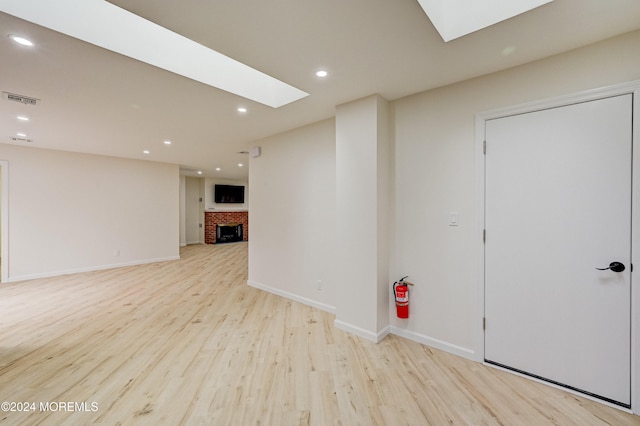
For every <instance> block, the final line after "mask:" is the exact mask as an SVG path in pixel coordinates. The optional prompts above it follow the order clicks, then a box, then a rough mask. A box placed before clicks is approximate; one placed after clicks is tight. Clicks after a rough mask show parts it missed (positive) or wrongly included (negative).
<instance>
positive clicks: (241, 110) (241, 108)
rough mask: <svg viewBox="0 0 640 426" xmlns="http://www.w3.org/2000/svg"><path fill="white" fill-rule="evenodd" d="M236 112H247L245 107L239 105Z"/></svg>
mask: <svg viewBox="0 0 640 426" xmlns="http://www.w3.org/2000/svg"><path fill="white" fill-rule="evenodd" d="M238 112H247V109H246V108H245V107H239V108H238Z"/></svg>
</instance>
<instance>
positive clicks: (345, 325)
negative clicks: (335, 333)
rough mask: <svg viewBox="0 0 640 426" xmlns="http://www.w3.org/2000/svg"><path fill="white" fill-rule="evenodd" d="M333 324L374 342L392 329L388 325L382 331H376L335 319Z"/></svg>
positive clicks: (378, 340)
mask: <svg viewBox="0 0 640 426" xmlns="http://www.w3.org/2000/svg"><path fill="white" fill-rule="evenodd" d="M333 326H334V327H335V328H339V329H340V330H342V331H346V332H347V333H351V334H354V335H356V336H358V337H362V338H363V339H366V340H369V341H371V342H374V343H378V342H380V341H381V340H382V339H384V338H385V337H386V336H387V334H389V332H390V331H391V327H388V326H387V327H385V328H383V329H382V330H381V331H379V332H377V333H374V332H372V331H369V330H365V329H364V328H360V327H357V326H355V325H353V324H349V323H347V322H344V321H340V320H335V321H333Z"/></svg>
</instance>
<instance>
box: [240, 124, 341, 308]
mask: <svg viewBox="0 0 640 426" xmlns="http://www.w3.org/2000/svg"><path fill="white" fill-rule="evenodd" d="M257 145H260V146H261V147H262V155H261V156H260V157H257V158H252V159H251V161H250V168H249V186H250V187H251V194H250V203H249V204H250V206H251V208H250V213H249V214H250V217H249V220H250V222H249V226H250V229H251V237H250V239H249V283H250V284H251V285H254V286H256V287H259V288H263V289H265V290H267V291H271V292H274V293H276V294H281V295H283V296H286V297H289V298H292V299H296V300H300V301H303V302H305V303H308V304H311V305H313V306H317V307H319V308H321V309H324V310H328V311H332V310H333V309H334V306H335V294H336V286H337V285H338V282H337V280H339V279H340V277H337V276H336V274H335V263H336V258H335V256H336V250H335V249H336V243H335V226H336V215H335V211H336V199H335V184H336V178H335V174H336V165H335V122H334V120H327V121H322V122H319V123H316V124H313V125H310V126H307V127H303V128H300V129H297V130H294V131H291V132H287V133H283V134H280V135H277V136H274V137H271V138H267V139H264V140H261V141H259V142H257ZM342 284H343V285H346V284H345V283H344V282H342ZM319 287H320V289H319Z"/></svg>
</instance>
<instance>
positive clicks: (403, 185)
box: [249, 32, 640, 358]
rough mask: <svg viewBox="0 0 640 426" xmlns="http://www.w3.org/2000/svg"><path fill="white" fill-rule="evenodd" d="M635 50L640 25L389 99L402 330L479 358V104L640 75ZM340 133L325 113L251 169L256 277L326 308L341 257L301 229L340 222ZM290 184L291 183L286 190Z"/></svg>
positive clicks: (639, 47)
mask: <svg viewBox="0 0 640 426" xmlns="http://www.w3.org/2000/svg"><path fill="white" fill-rule="evenodd" d="M638 51H640V32H634V33H630V34H627V35H624V36H621V37H617V38H614V39H611V40H607V41H604V42H601V43H598V44H595V45H591V46H587V47H584V48H580V49H576V50H574V51H571V52H568V53H565V54H562V55H557V56H555V57H551V58H548V59H545V60H542V61H538V62H535V63H531V64H527V65H524V66H520V67H517V68H512V69H510V70H507V71H504V72H500V73H495V74H491V75H488V76H485V77H482V78H478V79H474V80H470V81H466V82H462V83H459V84H455V85H451V86H448V87H444V88H441V89H437V90H432V91H428V92H424V93H420V94H416V95H413V96H410V97H406V98H402V99H399V100H396V101H394V102H392V103H391V115H392V120H391V126H392V128H393V141H392V142H393V144H394V148H393V152H392V153H390V157H394V156H395V160H394V161H395V163H394V173H393V175H392V176H391V178H390V182H389V183H390V184H391V185H393V187H394V191H392V199H393V198H395V201H392V204H391V205H392V207H391V208H390V210H389V212H388V214H389V215H390V217H391V218H392V219H391V220H393V222H392V223H391V224H390V229H391V232H392V235H394V240H393V241H392V244H391V247H392V250H391V253H390V255H389V257H390V260H391V269H390V271H391V272H390V276H389V277H388V284H389V291H390V285H391V283H392V282H393V281H394V280H397V279H398V278H400V277H401V276H404V275H409V276H410V278H409V281H411V282H414V283H415V284H416V286H415V287H413V288H411V317H410V318H409V319H408V320H399V319H397V318H395V314H394V313H393V312H394V307H393V302H391V303H390V304H389V310H390V312H391V313H392V314H391V325H392V327H393V332H394V333H397V334H401V335H404V336H406V337H409V338H412V339H414V340H417V341H421V342H424V343H427V344H430V345H432V346H435V347H440V348H442V349H445V350H448V351H451V352H453V353H457V354H460V355H463V356H467V357H470V358H475V357H477V355H478V354H477V351H478V350H479V348H478V345H477V342H476V328H475V327H476V326H477V324H478V316H479V313H480V312H479V309H478V300H480V299H479V297H480V295H479V294H477V283H478V277H477V262H478V259H479V253H478V250H477V241H478V240H477V239H478V238H480V234H479V233H480V230H479V229H477V226H476V210H475V208H476V205H475V197H476V192H475V189H476V170H475V159H476V157H475V156H476V151H475V115H476V113H479V112H482V111H486V110H489V109H494V108H498V107H505V106H509V105H514V104H519V103H523V102H528V101H534V100H540V99H545V98H549V97H555V96H559V95H563V94H570V93H575V92H579V91H583V90H589V89H594V88H599V87H603V86H608V85H612V84H615V83H620V82H625V81H631V80H638V79H640V55H638V54H637V52H638ZM498 59H499V58H497V60H498ZM332 125H333V124H332ZM332 131H333V127H332V126H329V125H327V123H326V122H322V123H318V124H317V125H312V126H308V127H305V128H301V129H297V130H295V131H291V132H288V133H285V134H282V135H277V136H274V137H272V138H269V139H267V140H265V141H262V142H261V143H260V145H263V156H262V157H260V158H258V159H256V160H257V161H252V162H251V168H250V185H251V188H252V190H253V191H252V195H251V222H252V239H253V241H251V242H250V258H249V262H250V265H249V274H250V280H254V281H255V282H260V283H263V284H265V285H266V286H268V287H270V288H272V289H276V290H277V291H281V292H282V294H283V295H285V296H291V295H293V296H294V298H295V297H299V298H303V299H305V300H306V301H307V302H309V301H311V302H312V303H316V302H317V303H320V304H326V305H329V306H335V305H336V303H335V299H333V298H332V297H327V294H326V293H321V292H317V291H314V290H313V286H314V281H315V279H316V278H317V277H318V276H319V275H321V273H320V272H319V271H322V270H323V268H324V270H328V269H329V268H330V267H331V265H333V264H334V263H335V260H336V259H335V253H336V252H337V251H338V249H339V247H337V246H336V245H335V244H336V243H335V235H325V236H321V235H317V234H314V233H312V234H309V235H307V234H306V233H305V232H301V233H295V232H294V230H298V229H311V230H324V231H327V230H331V229H333V228H332V227H333V226H334V225H335V223H334V224H333V225H332V224H330V223H329V221H330V218H331V217H332V215H333V214H335V212H334V210H333V209H334V208H335V206H334V205H333V204H332V203H333V201H332V200H330V195H329V194H330V193H331V191H332V190H333V191H335V188H333V189H332V188H331V187H330V186H331V185H335V169H334V167H335V164H331V162H332V161H333V162H335V152H331V150H330V148H329V146H330V145H331V144H333V143H335V134H333V133H332ZM319 150H320V151H319ZM320 152H321V154H320ZM331 156H333V158H330V157H331ZM320 161H322V164H323V165H322V166H319V164H320ZM312 176H314V178H313V179H312V178H311V177H312ZM282 188H287V189H289V191H288V194H287V195H285V194H283V193H282V191H281V189H282ZM372 208H375V206H372ZM319 211H321V212H326V214H319ZM451 212H456V213H458V215H459V226H457V227H450V226H448V216H449V213H451ZM339 219H340V218H335V220H339ZM319 238H323V243H322V246H321V245H320V244H319V243H318V241H319ZM372 244H373V243H372ZM321 247H322V249H320V248H321ZM307 253H312V254H313V260H312V261H311V260H309V259H310V258H311V256H309V255H307ZM341 278H342V277H334V279H335V280H336V281H335V284H334V282H333V281H332V282H331V283H330V284H325V291H329V289H328V288H327V286H330V287H333V286H334V285H335V287H336V288H337V287H339V286H340V285H343V284H345V283H344V281H340V282H338V281H337V280H341ZM331 291H333V288H331ZM336 292H337V290H336ZM336 297H337V296H336Z"/></svg>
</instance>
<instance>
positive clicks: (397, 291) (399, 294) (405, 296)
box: [393, 275, 413, 318]
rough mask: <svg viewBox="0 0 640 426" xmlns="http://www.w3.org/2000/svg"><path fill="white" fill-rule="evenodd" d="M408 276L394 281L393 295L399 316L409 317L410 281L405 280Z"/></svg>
mask: <svg viewBox="0 0 640 426" xmlns="http://www.w3.org/2000/svg"><path fill="white" fill-rule="evenodd" d="M407 277H408V275H407V276H406V277H402V278H400V279H399V280H398V281H396V282H395V283H393V296H394V298H395V300H396V313H397V315H398V318H409V287H408V286H410V285H411V286H412V285H413V284H411V283H410V282H407V281H405V278H407Z"/></svg>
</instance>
